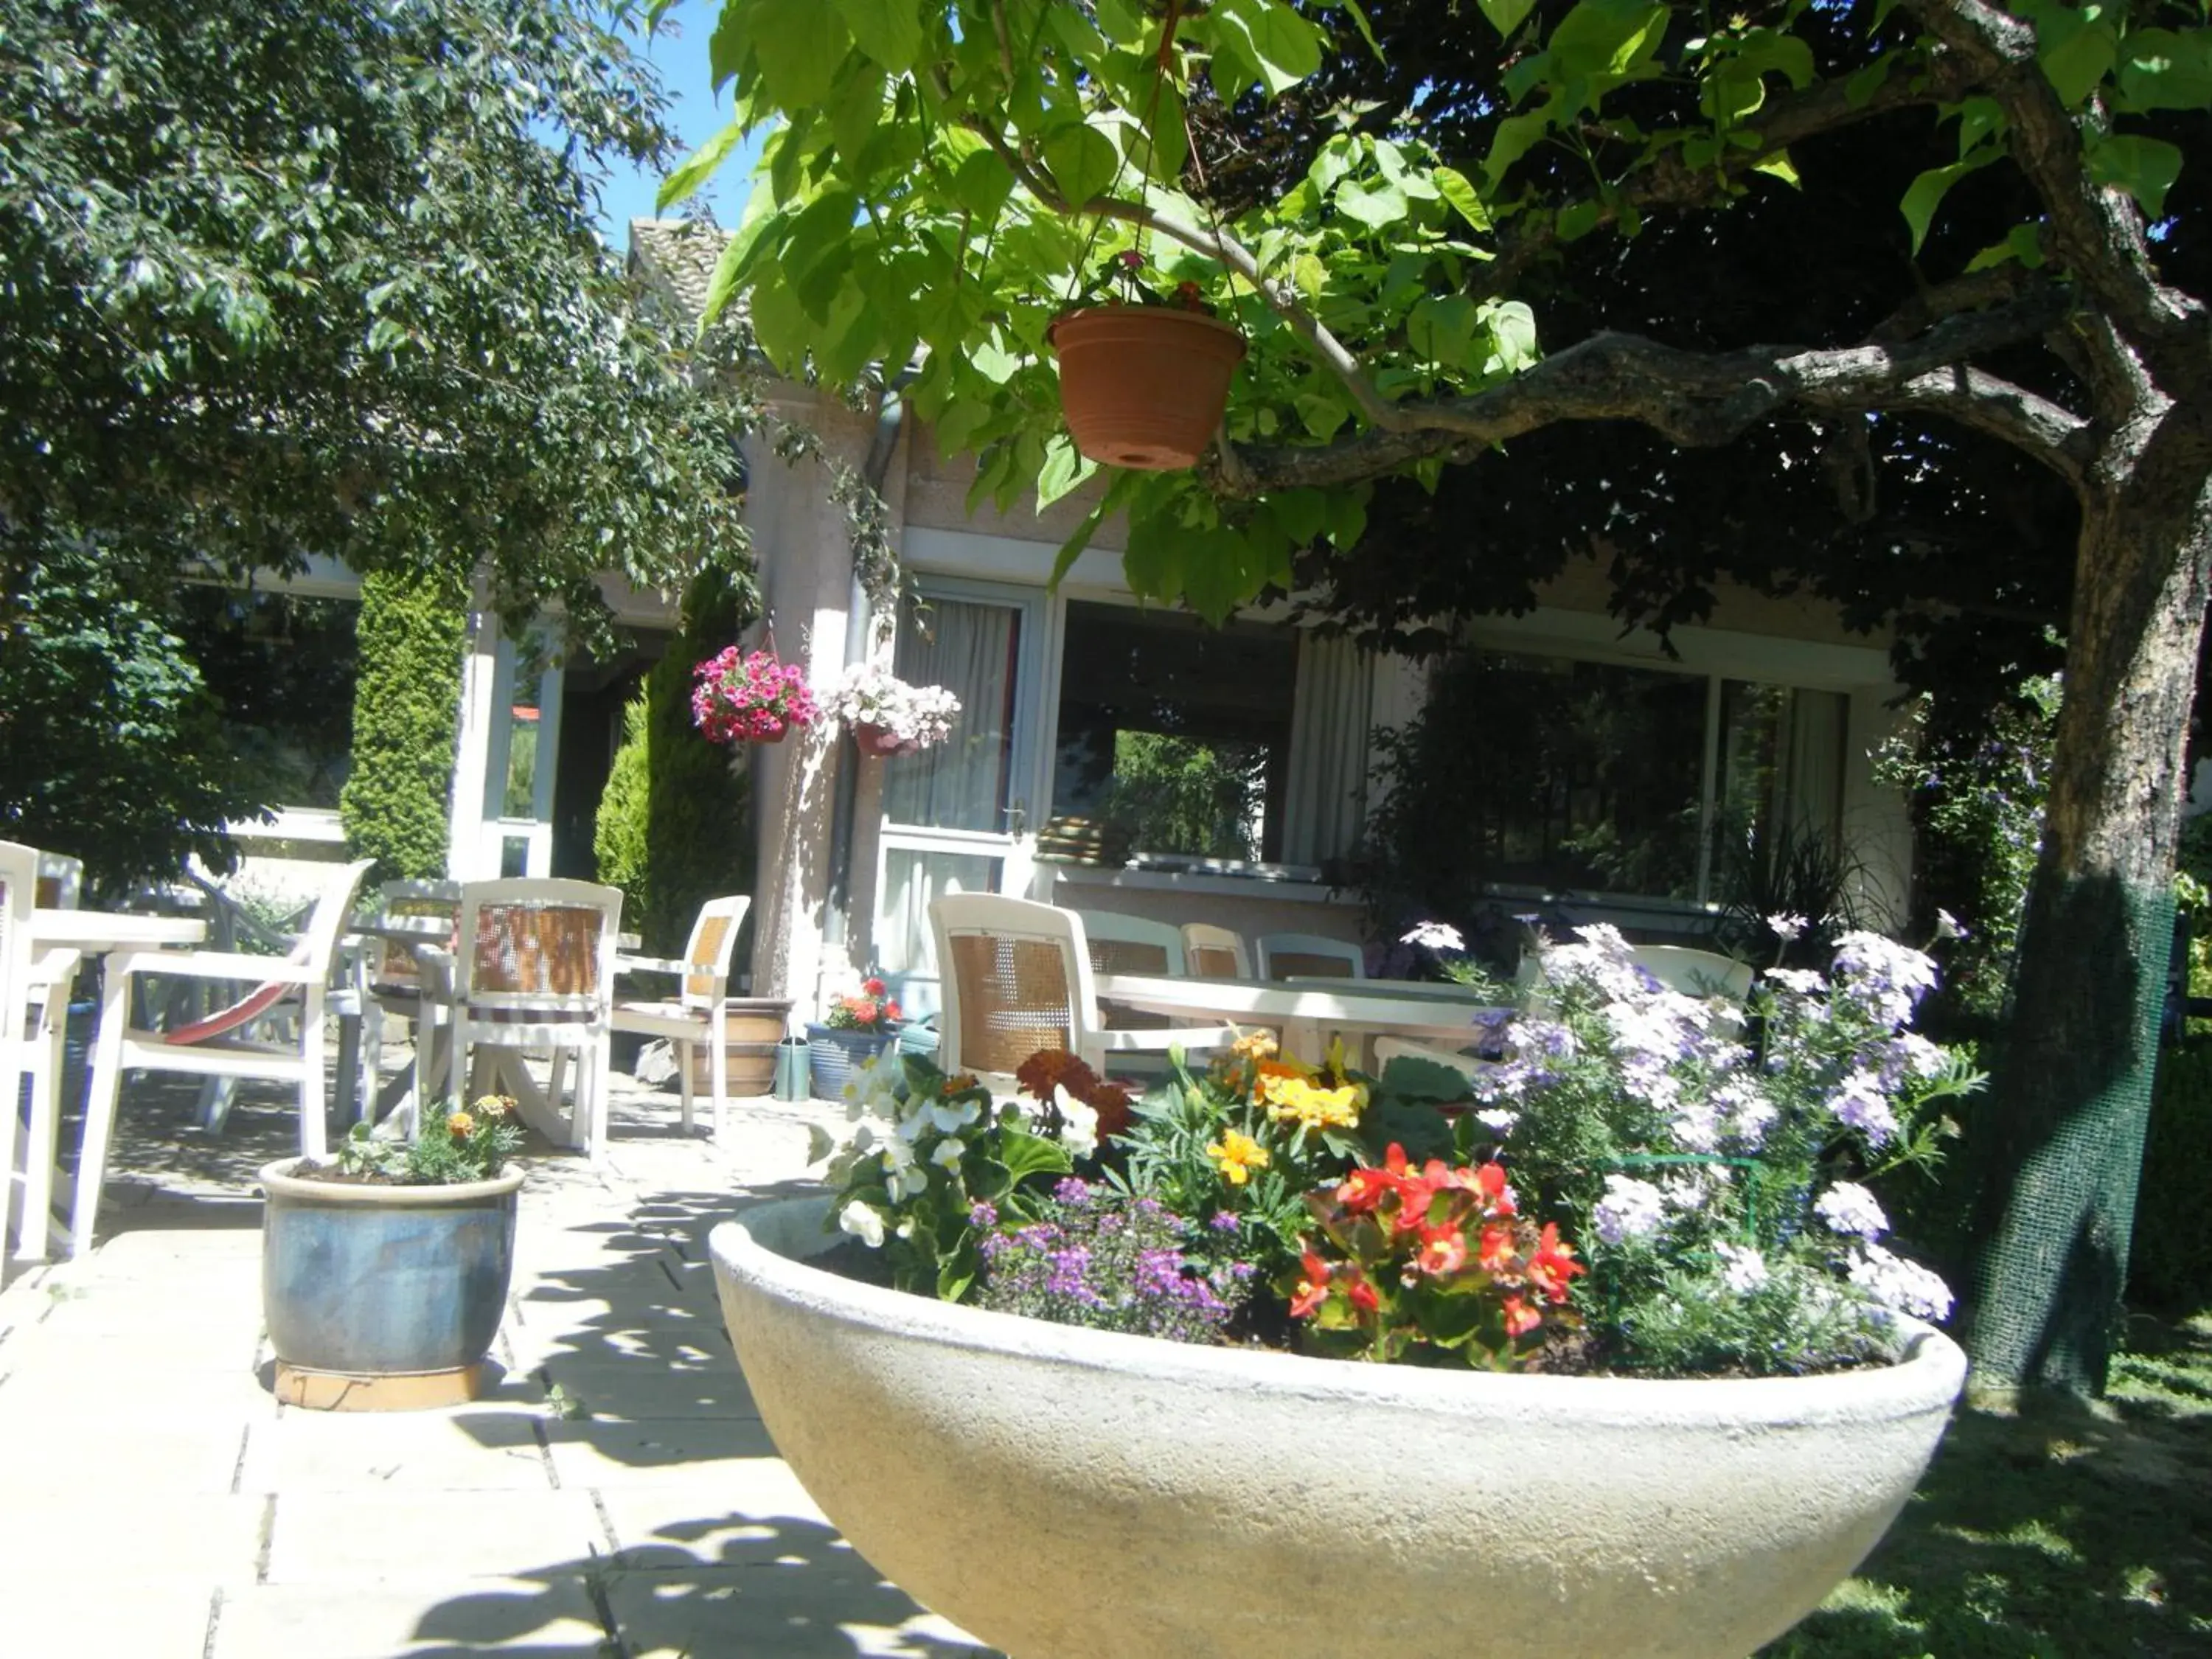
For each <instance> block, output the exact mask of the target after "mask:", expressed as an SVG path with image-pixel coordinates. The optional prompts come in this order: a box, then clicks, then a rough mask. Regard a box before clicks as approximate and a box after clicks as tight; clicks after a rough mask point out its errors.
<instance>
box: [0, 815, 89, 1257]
mask: <svg viewBox="0 0 2212 1659" xmlns="http://www.w3.org/2000/svg"><path fill="white" fill-rule="evenodd" d="M62 866H66V868H65V869H64V868H63V867H62ZM82 869H83V866H82V865H80V864H78V863H77V861H76V860H75V859H62V858H59V857H58V856H57V855H56V854H51V853H41V852H40V851H39V850H38V849H37V848H34V847H26V846H24V845H23V844H22V843H21V842H0V1011H4V1017H3V1018H0V1249H7V1250H13V1249H19V1248H20V1249H21V1250H22V1251H23V1253H24V1254H26V1255H35V1256H38V1257H41V1258H43V1257H44V1256H45V1255H46V1194H47V1193H48V1191H49V1189H50V1183H51V1182H52V1172H53V1157H54V1133H55V1132H54V1126H55V1123H56V1121H57V1120H58V1115H59V1112H60V1091H61V1076H62V1040H63V1028H64V1019H65V1018H66V1016H67V1014H68V1012H69V992H70V984H71V982H72V981H74V980H75V979H76V966H77V952H76V951H72V950H66V949H62V948H58V947H55V948H49V949H44V950H42V949H40V947H39V945H37V944H36V943H35V942H34V941H33V939H32V938H31V912H32V910H33V908H34V907H42V908H50V909H63V908H76V896H77V892H78V890H79V886H80V884H81V880H82ZM26 1082H27V1083H28V1084H29V1085H30V1102H31V1111H30V1120H29V1128H28V1133H26V1134H25V1135H24V1137H23V1142H22V1146H21V1149H20V1152H21V1156H20V1158H19V1156H18V1151H19V1149H18V1147H17V1146H16V1130H17V1129H18V1127H21V1124H22V1121H23V1119H22V1115H21V1103H22V1097H23V1092H24V1085H25V1083H26ZM18 1164H21V1168H20V1169H19V1168H18V1167H17V1166H18ZM19 1193H20V1196H19Z"/></svg>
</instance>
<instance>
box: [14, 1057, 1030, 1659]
mask: <svg viewBox="0 0 2212 1659" xmlns="http://www.w3.org/2000/svg"><path fill="white" fill-rule="evenodd" d="M616 1085H617V1086H616V1096H615V1100H614V1106H613V1116H614V1122H615V1137H614V1140H613V1144H612V1146H611V1152H610V1153H609V1156H608V1158H607V1159H606V1161H605V1164H604V1165H603V1166H602V1167H601V1168H599V1169H597V1170H594V1169H592V1168H591V1167H590V1166H589V1165H587V1164H585V1163H584V1162H583V1161H582V1160H581V1159H580V1158H576V1157H574V1155H571V1154H568V1153H565V1152H554V1151H551V1150H550V1149H548V1148H545V1147H543V1146H539V1147H538V1148H536V1149H534V1151H533V1152H532V1155H531V1156H530V1158H528V1160H527V1161H528V1163H529V1165H530V1169H531V1177H530V1180H529V1182H527V1183H526V1186H525V1188H524V1189H523V1194H522V1216H521V1228H520V1239H519V1242H518V1245H517V1255H518V1261H517V1267H516V1271H515V1279H514V1286H513V1296H512V1300H511V1302H510V1304H509V1308H508V1314H507V1322H506V1324H505V1326H504V1328H502V1329H501V1333H500V1336H499V1341H498V1345H497V1346H496V1347H495V1351H494V1352H495V1358H497V1359H498V1360H499V1362H500V1363H501V1365H502V1366H503V1367H504V1368H505V1373H506V1374H505V1376H504V1378H503V1379H502V1380H501V1383H500V1385H499V1386H498V1388H497V1389H495V1391H493V1392H492V1393H490V1394H489V1395H487V1396H486V1397H485V1398H484V1399H483V1400H481V1401H477V1402H475V1403H474V1404H472V1405H471V1406H468V1407H459V1408H456V1409H453V1410H451V1411H444V1412H429V1413H400V1414H382V1415H376V1414H357V1415H345V1414H329V1413H316V1412H309V1411H301V1410H298V1409H295V1408H288V1407H280V1406H279V1405H277V1404H276V1401H275V1400H274V1398H273V1397H272V1395H270V1390H269V1383H270V1373H271V1370H272V1364H271V1361H270V1354H269V1351H268V1346H267V1344H266V1342H265V1340H264V1337H263V1334H262V1331H261V1316H260V1285H259V1277H258V1274H259V1264H260V1256H259V1249H260V1234H259V1231H258V1229H259V1225H260V1205H259V1202H258V1200H256V1199H255V1198H254V1197H253V1195H252V1175H253V1171H254V1170H256V1169H257V1168H258V1166H259V1165H260V1164H262V1163H264V1162H266V1161H268V1160H269V1159H270V1158H278V1157H283V1156H285V1155H286V1154H287V1153H288V1152H289V1151H290V1150H291V1148H292V1146H293V1145H294V1136H295V1130H294V1127H293V1122H292V1117H291V1113H290V1109H289V1107H288V1106H287V1105H286V1104H285V1097H284V1094H283V1091H268V1090H265V1089H264V1090H262V1091H258V1092H256V1091H254V1090H253V1089H252V1085H247V1086H246V1089H244V1090H243V1091H241V1098H240V1103H239V1105H238V1107H237V1109H235V1110H234V1113H233V1115H232V1119H231V1122H230V1126H229V1128H228V1132H227V1133H225V1134H224V1135H223V1136H222V1137H221V1138H220V1139H216V1138H213V1137H210V1136H208V1135H207V1134H205V1133H203V1132H202V1131H201V1130H200V1129H199V1128H198V1127H197V1124H196V1123H195V1122H194V1121H193V1119H192V1115H191V1103H192V1095H191V1085H190V1081H189V1080H185V1081H184V1082H183V1084H182V1085H181V1086H180V1085H179V1084H177V1083H175V1082H173V1081H171V1080H168V1079H158V1078H144V1077H142V1078H141V1079H139V1080H138V1082H137V1084H136V1085H134V1088H133V1091H132V1092H131V1094H130V1095H129V1096H127V1097H126V1099H125V1111H124V1113H123V1115H122V1121H123V1125H124V1127H123V1129H122V1131H121V1133H120V1134H119V1135H118V1146H117V1158H116V1169H115V1171H114V1175H113V1178H112V1182H111V1184H110V1186H109V1188H108V1194H107V1205H106V1208H105V1209H104V1211H103V1223H104V1225H103V1230H102V1233H101V1236H100V1243H99V1245H98V1248H97V1249H95V1250H94V1251H93V1252H92V1253H91V1254H90V1255H88V1257H87V1258H86V1259H85V1260H83V1261H80V1262H77V1263H75V1264H66V1265H54V1266H48V1267H40V1268H33V1269H30V1270H27V1271H23V1272H20V1273H18V1274H17V1276H16V1277H15V1279H13V1281H12V1282H11V1283H9V1285H7V1287H6V1289H5V1290H4V1291H0V1610H3V1611H0V1626H4V1628H5V1630H6V1632H7V1634H6V1639H5V1642H4V1644H0V1646H4V1649H5V1651H6V1652H7V1654H8V1655H9V1656H10V1659H18V1656H20V1659H34V1656H46V1655H54V1656H70V1659H109V1656H113V1659H169V1656H177V1659H263V1656H276V1655H283V1656H287V1659H301V1656H307V1659H386V1656H395V1655H402V1654H405V1655H418V1654H473V1653H501V1654H519V1655H534V1656H553V1655H562V1656H571V1655H591V1656H611V1659H646V1656H652V1655H695V1656H720V1655H728V1656H763V1659H767V1656H785V1655H790V1656H806V1659H813V1656H845V1655H858V1654H882V1655H912V1656H939V1659H951V1656H956V1655H975V1654H981V1653H985V1652H987V1650H984V1649H981V1648H980V1647H979V1646H977V1644H975V1643H974V1642H973V1641H972V1640H970V1639H969V1638H967V1637H965V1636H963V1634H962V1633H961V1632H959V1631H958V1630H957V1629H955V1628H954V1627H953V1626H951V1625H949V1624H947V1623H946V1622H945V1621H944V1620H941V1619H938V1618H936V1617H934V1616H933V1615H931V1614H929V1613H925V1612H923V1611H922V1610H921V1608H920V1607H917V1606H916V1605H915V1602H914V1601H912V1600H910V1599H909V1598H908V1596H906V1595H904V1594H902V1592H901V1591H899V1590H898V1589H896V1588H894V1587H893V1586H891V1585H890V1584H888V1583H885V1582H884V1581H883V1580H882V1579H881V1578H880V1577H878V1574H877V1573H876V1572H875V1571H873V1570H872V1568H871V1567H869V1565H867V1563H866V1561H864V1560H862V1559H860V1556H859V1555H857V1554H856V1553H854V1551H853V1550H852V1548H851V1547H850V1546H848V1545H847V1544H846V1543H845V1542H844V1541H843V1540H842V1539H841V1538H840V1537H839V1536H838V1535H837V1533H836V1529H835V1528H832V1527H830V1526H829V1524H828V1522H826V1521H825V1520H824V1519H823V1516H822V1514H821V1512H820V1511H819V1510H817V1509H816V1508H815V1507H814V1505H813V1504H812V1503H811V1501H809V1499H808V1498H807V1497H806V1495H805V1492H803V1491H801V1490H800V1488H799V1485H798V1483H797V1482H796V1481H795V1480H793V1478H792V1476H791V1474H790V1471H789V1470H788V1469H787V1468H786V1467H785V1466H784V1464H783V1462H782V1461H781V1459H780V1458H778V1457H777V1456H776V1455H775V1448H774V1447H773V1445H771V1444H770V1443H769V1438H768V1436H767V1433H766V1432H765V1431H764V1430H763V1427H762V1425H761V1422H760V1419H759V1416H758V1413H757V1412H756V1411H755V1410H754V1408H753V1407H752V1404H751V1401H750V1400H749V1398H748V1397H747V1395H746V1392H745V1387H744V1381H743V1379H742V1378H741V1376H740V1375H739V1373H738V1366H737V1363H736V1360H735V1358H734V1357H733V1356H732V1352H731V1349H730V1344H729V1340H728V1338H727V1336H726V1334H725V1333H724V1331H723V1328H722V1323H721V1318H720V1310H719V1309H718V1308H717V1305H716V1303H715V1297H714V1286H713V1284H712V1279H711V1273H710V1271H709V1269H708V1267H707V1265H706V1237H707V1233H708V1230H709V1229H710V1228H711V1227H712V1226H713V1225H714V1224H715V1223H716V1222H718V1221H720V1220H721V1219H724V1218H726V1217H728V1216H729V1215H731V1214H732V1212H735V1211H736V1210H738V1209H739V1208H741V1207H742V1206H744V1205H745V1204H746V1203H748V1202H751V1201H754V1200H759V1199H763V1198H767V1197H770V1196H776V1195H780V1194H784V1193H787V1192H790V1191H793V1190H796V1189H798V1188H799V1187H801V1186H802V1185H803V1184H804V1182H805V1146H806V1128H807V1125H808V1124H809V1123H810V1122H817V1121H818V1122H822V1123H824V1124H825V1125H828V1124H832V1123H836V1124H842V1121H843V1120H842V1112H840V1111H839V1110H838V1109H836V1108H833V1107H829V1106H825V1105H822V1104H820V1103H807V1104H791V1103H783V1102H778V1101H775V1100H769V1099H755V1100H747V1101H744V1102H743V1103H740V1104H739V1105H738V1106H737V1107H735V1108H733V1109H732V1115H731V1116H732V1127H731V1133H730V1135H729V1138H728V1140H727V1142H726V1144H725V1145H722V1146H715V1145H713V1144H711V1143H710V1142H708V1141H707V1140H706V1139H703V1138H702V1139H685V1138H684V1135H683V1133H682V1132H681V1131H680V1130H679V1129H678V1127H677V1104H676V1096H675V1091H674V1090H673V1088H672V1087H671V1088H670V1089H668V1090H667V1091H658V1090H649V1089H645V1088H642V1087H641V1086H640V1085H636V1084H635V1082H634V1081H633V1080H632V1079H629V1078H627V1077H623V1076H620V1075H617V1079H616ZM702 1115H703V1106H702Z"/></svg>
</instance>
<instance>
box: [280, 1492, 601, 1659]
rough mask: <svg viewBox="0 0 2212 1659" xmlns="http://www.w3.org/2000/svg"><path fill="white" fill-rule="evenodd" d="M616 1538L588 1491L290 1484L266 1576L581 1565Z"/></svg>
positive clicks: (371, 1576)
mask: <svg viewBox="0 0 2212 1659" xmlns="http://www.w3.org/2000/svg"><path fill="white" fill-rule="evenodd" d="M611 1545H612V1541H611V1539H610V1538H609V1537H608V1536H607V1534H606V1529H605V1527H604V1526H603V1525H602V1524H601V1523H600V1521H599V1509H598V1506H597V1505H596V1504H594V1503H593V1502H592V1495H591V1493H589V1492H580V1491H570V1492H550V1491H544V1492H485V1491H476V1492H451V1491H436V1490H426V1491H419V1492H283V1493H281V1494H279V1496H278V1497H277V1499H276V1517H275V1520H274V1522H273V1523H272V1525H271V1526H270V1534H269V1560H268V1571H267V1574H266V1575H265V1577H266V1581H267V1582H268V1583H271V1584H338V1585H345V1586H349V1587H357V1586H360V1585H362V1584H367V1583H377V1582H380V1581H393V1582H398V1583H411V1584H422V1583H429V1584H432V1585H445V1584H447V1583H449V1582H451V1581H453V1580H458V1579H465V1578H517V1577H519V1578H532V1579H534V1578H537V1577H540V1576H541V1575H544V1574H548V1573H554V1574H558V1573H566V1572H570V1571H583V1570H584V1569H585V1568H586V1567H587V1566H588V1565H591V1563H592V1561H593V1559H595V1558H597V1557H600V1556H604V1555H605V1554H606V1553H608V1551H609V1550H610V1548H611ZM317 1659H319V1656H317Z"/></svg>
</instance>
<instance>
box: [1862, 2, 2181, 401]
mask: <svg viewBox="0 0 2212 1659" xmlns="http://www.w3.org/2000/svg"><path fill="white" fill-rule="evenodd" d="M1905 5H1906V9H1908V10H1910V11H1911V12H1912V14H1913V15H1915V16H1917V17H1918V18H1919V19H1920V20H1921V21H1922V23H1923V25H1925V27H1927V29H1928V31H1929V33H1931V34H1933V35H1935V36H1936V39H1937V40H1940V41H1941V42H1942V44H1943V46H1945V47H1946V48H1948V50H1949V51H1950V52H1954V53H1955V54H1956V55H1957V56H1958V58H1959V59H1960V61H1961V62H1962V63H1963V64H1966V66H1967V68H1968V69H1969V70H1972V76H1973V79H1974V81H1975V82H1976V83H1978V85H1980V86H1981V87H1983V88H1984V89H1985V90H1986V91H1987V92H1988V93H1989V94H1990V96H1991V97H1993V98H1995V99H1996V100H1997V102H1998V104H1999V105H2000V106H2002V108H2003V109H2004V112H2005V114H2006V117H2007V118H2008V121H2009V122H2010V125H2011V132H2010V140H2011V149H2012V156H2013V160H2014V161H2015V163H2016V164H2017V165H2018V166H2019V167H2020V170H2021V173H2023V174H2025V175H2026V176H2027V181H2028V183H2029V184H2030V185H2033V187H2034V189H2035V191H2036V194H2037V195H2038V196H2039V197H2041V198H2042V200H2043V204H2044V206H2045V208H2047V209H2048V210H2050V215H2051V219H2050V225H2049V228H2048V230H2047V232H2046V233H2045V234H2046V236H2047V238H2048V241H2047V244H2046V245H2047V246H2051V249H2052V251H2053V252H2055V254H2056V255H2057V259H2058V262H2059V263H2060V264H2062V265H2063V266H2064V267H2065V268H2066V269H2067V270H2069V271H2071V272H2072V273H2073V274H2074V275H2075V276H2076V277H2078V278H2079V279H2080V280H2081V282H2082V283H2085V284H2086V285H2087V287H2088V289H2090V291H2091V292H2092V293H2093V294H2094V295H2096V296H2097V299H2098V301H2100V304H2101V305H2102V307H2104V309H2106V311H2107V312H2109V313H2111V314H2112V318H2113V319H2114V320H2115V321H2116V322H2118V324H2119V325H2120V327H2121V329H2122V331H2124V332H2125V333H2126V334H2128V335H2129V336H2130V337H2131V338H2132V340H2133V341H2134V342H2135V343H2136V346H2137V347H2138V348H2139V349H2141V350H2142V352H2143V353H2144V355H2145V357H2146V358H2147V359H2148V362H2149V364H2150V366H2151V368H2152V370H2153V372H2154V374H2156V375H2157V376H2158V378H2159V379H2160V380H2161V381H2163V382H2165V384H2166V390H2167V391H2168V392H2172V393H2175V394H2176V395H2180V394H2182V393H2185V392H2188V391H2190V390H2191V389H2198V390H2201V389H2203V387H2204V386H2205V384H2206V382H2207V380H2208V379H2212V354H2208V353H2207V351H2206V345H2207V339H2206V333H2205V325H2206V319H2205V312H2204V307H2203V303H2202V302H2201V301H2197V300H2196V299H2194V298H2192V297H2191V296H2190V295H2186V294H2184V293H2182V292H2180V291H2179V290H2178V289H2172V288H2169V287H2167V286H2166V285H2165V284H2164V283H2161V282H2160V281H2159V277H2158V272H2157V269H2156V267H2155V266H2154V264H2153V263H2152V260H2151V257H2150V246H2149V244H2148V242H2147V241H2146V240H2145V239H2144V236H2143V224H2142V213H2141V212H2140V210H2138V209H2137V208H2136V203H2135V199H2134V198H2133V197H2130V195H2128V193H2127V192H2126V191H2123V190H2120V189H2118V188H2117V187H2115V186H2112V185H2098V184H2096V183H2095V182H2094V181H2093V180H2092V179H2090V177H2089V175H2088V170H2087V166H2086V158H2085V156H2084V153H2083V149H2082V143H2081V138H2082V129H2081V124H2080V121H2079V119H2078V118H2076V117H2075V115H2074V114H2073V113H2072V112H2070V111H2069V110H2068V109H2067V108H2066V107H2065V106H2064V105H2063V104H2061V103H2060V102H2059V101H2058V94H2057V92H2056V91H2055V90H2054V89H2053V88H2052V87H2051V82H2050V80H2049V78H2048V77H2047V76H2045V74H2044V73H2043V70H2042V68H2041V67H2040V65H2039V64H2038V63H2037V60H2036V46H2035V30H2034V27H2033V25H2031V24H2029V23H2027V22H2026V21H2022V20H2021V19H2020V18H2018V17H2015V16H2013V15H2011V14H2009V13H2008V12H2003V11H1998V10H1995V9H1992V8H1990V7H1989V6H1987V5H1985V4H1984V3H1983V0H1905Z"/></svg>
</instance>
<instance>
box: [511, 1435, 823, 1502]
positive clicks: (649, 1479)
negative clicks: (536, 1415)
mask: <svg viewBox="0 0 2212 1659" xmlns="http://www.w3.org/2000/svg"><path fill="white" fill-rule="evenodd" d="M545 1438H546V1441H547V1443H549V1444H550V1447H551V1449H552V1453H553V1468H554V1470H555V1472H556V1474H559V1476H560V1477H561V1484H562V1486H564V1487H568V1486H590V1487H594V1488H597V1489H599V1490H606V1489H609V1488H612V1487H616V1486H654V1485H661V1484H665V1483H667V1482H669V1481H671V1480H677V1481H682V1480H696V1479H698V1478H700V1477H702V1476H704V1477H708V1478H713V1477H714V1476H718V1475H720V1476H726V1478H728V1479H729V1480H732V1482H735V1481H738V1480H742V1479H744V1476H745V1474H746V1473H747V1469H748V1466H750V1465H753V1464H757V1463H759V1462H764V1461H771V1462H781V1460H780V1459H777V1458H776V1455H775V1443H774V1442H773V1441H771V1440H770V1439H769V1437H768V1431H767V1430H766V1429H765V1428H763V1426H762V1425H761V1423H760V1421H759V1419H757V1418H692V1419H672V1418H671V1419H661V1420H659V1421H653V1422H592V1421H571V1420H568V1419H555V1420H553V1421H550V1422H549V1423H547V1424H546V1425H545Z"/></svg>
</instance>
